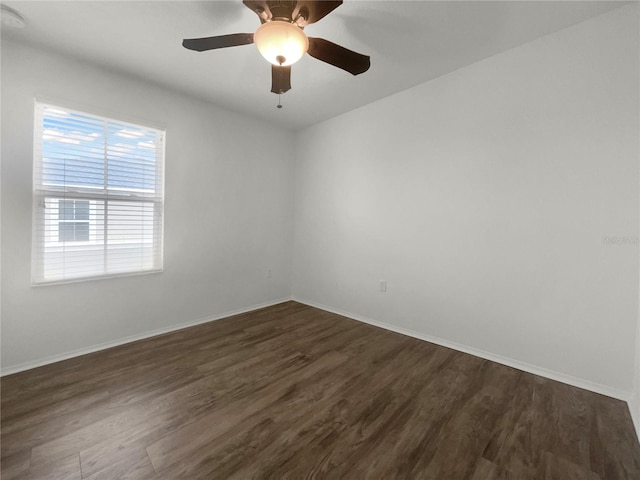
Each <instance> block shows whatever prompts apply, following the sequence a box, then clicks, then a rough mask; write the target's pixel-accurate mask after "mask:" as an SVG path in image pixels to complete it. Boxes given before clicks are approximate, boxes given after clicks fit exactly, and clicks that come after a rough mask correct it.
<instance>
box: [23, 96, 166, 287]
mask: <svg viewBox="0 0 640 480" xmlns="http://www.w3.org/2000/svg"><path fill="white" fill-rule="evenodd" d="M67 105H69V103H63V102H56V101H50V100H47V99H41V98H35V99H34V109H33V112H34V136H33V143H32V145H33V161H32V167H33V181H32V242H31V247H32V254H31V285H32V286H34V287H40V286H47V285H59V284H66V283H78V282H87V281H92V280H100V279H109V278H118V277H129V276H138V275H149V274H155V273H161V272H163V271H164V211H165V150H166V129H165V128H164V127H161V126H158V125H157V124H154V123H153V122H149V121H146V120H142V121H140V120H133V121H132V120H131V119H130V118H127V117H126V116H125V115H119V114H111V113H109V114H104V113H97V112H96V109H95V108H84V107H78V106H67ZM47 107H48V108H50V109H54V110H61V111H64V112H68V113H71V114H77V115H82V116H85V117H90V118H91V119H92V120H97V121H103V122H105V125H108V124H109V123H113V124H117V125H124V126H128V127H134V128H139V129H143V130H149V131H155V132H156V135H158V138H159V140H160V141H159V142H158V144H157V145H156V150H155V162H154V166H155V171H154V172H155V175H159V179H157V180H156V186H155V189H154V196H152V197H150V196H148V195H136V194H135V192H133V190H134V189H131V188H129V189H127V188H126V187H122V188H118V189H113V190H112V189H110V188H108V187H107V188H103V189H100V190H102V193H98V191H96V190H95V189H93V188H91V187H82V186H69V185H51V184H50V185H45V181H44V180H43V178H42V174H41V173H40V172H39V171H41V170H42V168H43V164H44V148H43V144H44V139H43V136H44V132H45V127H44V114H43V113H42V112H43V111H44V109H45V108H47ZM107 130H108V128H107V127H105V131H107ZM38 134H40V137H39V138H38ZM106 142H107V140H106V138H105V144H106ZM38 146H39V147H40V148H38ZM105 155H106V154H105ZM104 162H107V159H106V156H105V159H104ZM107 168H108V167H107ZM157 190H159V191H160V193H159V194H157ZM48 199H55V200H56V201H63V200H71V201H78V200H81V201H89V202H90V211H91V208H92V207H91V205H93V204H96V203H99V202H102V203H103V209H104V210H105V211H108V206H107V205H108V203H109V202H111V203H113V202H120V203H121V204H122V202H125V203H131V204H135V203H136V202H137V203H152V204H153V224H154V227H152V231H153V235H152V241H151V243H152V249H153V250H152V251H153V253H154V255H153V258H154V260H153V268H149V269H141V270H128V271H116V272H113V271H112V272H109V271H105V270H106V269H107V268H108V267H106V266H104V267H103V269H102V270H103V272H102V273H97V272H95V273H89V274H86V275H82V276H72V277H66V278H53V279H47V278H46V272H45V265H44V264H45V240H44V236H45V234H44V227H45V226H46V222H47V218H46V212H44V210H43V211H42V212H43V213H38V209H43V208H45V204H46V201H48ZM58 206H59V204H58ZM56 210H57V208H56ZM103 215H105V218H104V219H102V220H101V221H102V222H103V223H105V222H107V221H108V220H107V218H106V214H103ZM95 216H96V215H95V214H93V213H91V214H90V220H89V224H90V233H89V241H82V240H80V241H69V242H58V243H60V245H61V246H63V247H64V244H65V243H68V244H70V245H73V246H78V245H79V246H100V248H101V249H102V250H103V251H104V252H105V253H104V254H105V256H106V255H107V250H108V246H109V245H111V246H113V245H114V243H111V242H109V241H108V237H107V234H106V233H104V232H103V233H102V237H104V238H103V240H96V238H95V237H96V235H95V234H92V230H91V228H92V226H93V225H94V224H95V223H96V220H95V218H94V217H95ZM49 221H50V220H49ZM74 221H75V220H74ZM58 222H62V220H61V219H60V218H59V219H58V220H57V221H56V223H58ZM82 222H85V220H82ZM156 222H159V228H157V227H156V226H155V225H158V224H157V223H156ZM103 228H104V225H103ZM105 231H106V230H105ZM52 243H55V242H52ZM126 243H127V242H123V243H122V245H126ZM82 244H84V245H82Z"/></svg>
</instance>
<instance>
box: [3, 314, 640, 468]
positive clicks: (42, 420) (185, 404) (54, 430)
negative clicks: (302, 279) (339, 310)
mask: <svg viewBox="0 0 640 480" xmlns="http://www.w3.org/2000/svg"><path fill="white" fill-rule="evenodd" d="M0 386H1V388H2V399H1V405H0V406H1V411H0V416H1V422H2V429H1V437H0V438H1V447H2V448H1V455H0V459H1V469H0V474H1V476H2V478H3V480H4V479H5V478H6V479H8V480H12V479H21V480H36V479H38V480H40V479H42V480H45V479H46V480H55V479H63V480H72V479H73V480H75V479H79V478H85V479H86V478H89V479H92V480H97V479H104V480H112V479H119V478H122V479H128V480H179V479H188V480H198V479H206V480H215V479H224V480H230V479H236V480H239V479H241V480H246V479H253V478H256V479H257V478H273V479H276V478H277V479H285V478H291V479H300V478H326V479H331V480H334V479H360V478H363V479H365V478H366V479H369V478H371V479H377V478H383V479H430V480H449V479H451V480H459V479H470V480H514V479H516V480H550V479H559V480H573V479H584V480H618V479H636V480H637V479H640V445H639V444H638V441H637V438H636V436H635V432H634V429H633V425H632V422H631V418H630V415H629V412H628V409H627V407H626V404H625V403H624V402H621V401H618V400H614V399H611V398H608V397H604V396H602V395H597V394H595V393H591V392H587V391H585V390H581V389H578V388H575V387H571V386H568V385H564V384H561V383H558V382H554V381H552V380H548V379H545V378H541V377H537V376H535V375H531V374H528V373H524V372H522V371H519V370H515V369H512V368H509V367H505V366H503V365H499V364H496V363H493V362H489V361H487V360H483V359H480V358H477V357H473V356H471V355H467V354H464V353H460V352H457V351H454V350H451V349H448V348H444V347H440V346H436V345H433V344H429V343H427V342H423V341H420V340H417V339H414V338H409V337H405V336H403V335H399V334H397V333H393V332H388V331H385V330H382V329H379V328H376V327H373V326H371V325H365V324H362V323H359V322H356V321H353V320H349V319H346V318H344V317H341V316H339V315H335V314H332V313H329V312H326V311H322V310H319V309H316V308H312V307H308V306H305V305H302V304H299V303H296V302H284V303H282V304H279V305H275V306H272V307H268V308H264V309H261V310H258V311H254V312H248V313H244V314H240V315H235V316H233V317H229V318H226V319H222V320H219V321H215V322H210V323H206V324H202V325H198V326H195V327H191V328H187V329H183V330H178V331H176V332H172V333H169V334H164V335H160V336H158V337H154V338H150V339H145V340H141V341H139V342H135V343H132V344H129V345H123V346H119V347H116V348H113V349H109V350H105V351H102V352H96V353H93V354H90V355H86V356H84V357H79V358H74V359H70V360H66V361H63V362H59V363H56V364H52V365H47V366H45V367H41V368H38V369H34V370H31V371H28V372H22V373H19V374H15V375H10V376H7V377H3V378H2V379H0Z"/></svg>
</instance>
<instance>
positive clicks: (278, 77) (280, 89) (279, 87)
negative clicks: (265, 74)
mask: <svg viewBox="0 0 640 480" xmlns="http://www.w3.org/2000/svg"><path fill="white" fill-rule="evenodd" d="M288 90H291V65H289V66H288V67H278V66H276V65H271V92H272V93H278V94H280V93H284V92H286V91H288Z"/></svg>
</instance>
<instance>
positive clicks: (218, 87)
mask: <svg viewBox="0 0 640 480" xmlns="http://www.w3.org/2000/svg"><path fill="white" fill-rule="evenodd" d="M3 3H4V4H5V5H7V6H9V7H11V8H13V9H15V10H17V11H19V12H20V13H21V14H22V15H23V16H24V18H25V20H26V27H25V28H24V29H20V30H18V29H11V28H3V30H2V37H3V39H4V38H10V39H13V40H16V41H21V42H24V43H28V44H30V45H35V46H39V47H42V48H46V49H50V50H54V51H58V52H61V53H63V54H66V55H70V56H73V57H75V58H79V59H82V60H85V61H88V62H93V63H96V64H99V65H102V66H105V67H107V68H109V69H112V70H114V71H119V72H124V73H126V74H128V75H134V76H136V77H139V78H142V79H145V80H148V81H152V82H155V83H157V84H161V85H164V86H168V87H170V88H173V89H176V90H180V91H183V92H187V93H189V94H191V95H194V96H197V97H199V98H203V99H206V100H209V101H211V102H213V103H215V104H218V105H221V106H223V107H226V108H228V109H231V110H235V111H238V112H243V113H246V114H248V115H251V116H254V117H258V118H262V119H265V120H268V121H270V122H273V123H275V124H279V125H282V126H285V127H288V128H292V129H299V128H304V127H306V126H309V125H312V124H314V123H317V122H320V121H323V120H326V119H328V118H331V117H333V116H336V115H339V114H341V113H344V112H347V111H349V110H352V109H354V108H357V107H359V106H361V105H364V104H367V103H370V102H372V101H375V100H377V99H380V98H383V97H386V96H388V95H391V94H393V93H396V92H399V91H401V90H405V89H407V88H409V87H411V86H414V85H417V84H419V83H422V82H425V81H428V80H430V79H433V78H435V77H438V76H441V75H443V74H446V73H448V72H451V71H453V70H456V69H458V68H460V67H463V66H465V65H468V64H471V63H473V62H476V61H478V60H481V59H483V58H487V57H489V56H491V55H494V54H496V53H498V52H501V51H504V50H507V49H509V48H513V47H515V46H517V45H521V44H523V43H526V42H528V41H530V40H533V39H535V38H539V37H541V36H543V35H547V34H549V33H552V32H554V31H557V30H560V29H562V28H565V27H567V26H570V25H573V24H576V23H579V22H581V21H584V20H586V19H588V18H590V17H593V16H596V15H599V14H602V13H604V12H606V11H608V10H611V9H614V8H617V7H620V6H622V5H623V4H625V3H628V2H615V1H584V2H583V1H513V0H510V1H504V2H490V1H468V2H467V1H370V0H369V1H367V0H351V1H350V0H346V1H345V3H344V4H343V5H342V6H340V7H339V8H338V9H336V10H334V11H333V12H332V13H331V14H329V15H328V16H327V17H325V18H324V19H322V20H321V21H320V22H318V23H316V24H313V25H309V26H308V27H307V28H306V29H305V31H306V32H307V34H308V35H310V36H314V37H322V38H325V39H327V40H330V41H332V42H335V43H338V44H340V45H343V46H345V47H347V48H349V49H351V50H355V51H357V52H360V53H364V54H367V55H370V56H371V68H370V70H369V71H367V72H365V73H364V74H362V75H359V76H356V77H354V76H352V75H351V74H349V73H346V72H344V71H342V70H339V69H337V68H335V67H332V66H330V65H328V64H326V63H323V62H320V61H318V60H315V59H314V58H312V57H309V56H308V55H307V56H305V57H303V58H302V60H300V61H299V62H298V63H297V64H295V65H294V66H293V67H292V76H291V84H292V90H291V91H289V92H288V93H286V94H285V95H283V96H282V103H283V104H284V108H282V109H277V108H276V104H277V101H278V97H277V96H276V95H274V94H272V93H270V88H271V69H270V65H269V64H268V63H267V62H266V61H265V60H264V59H262V57H261V56H260V54H259V53H258V51H257V49H256V48H255V46H254V45H245V46H241V47H233V48H227V49H224V50H216V51H209V52H202V53H198V52H193V51H190V50H186V49H185V48H183V47H182V46H181V42H182V39H183V38H196V37H203V36H212V35H222V34H227V33H236V32H246V33H248V32H253V31H255V29H256V28H257V27H258V26H259V25H260V23H259V20H258V17H257V16H256V15H255V14H254V13H253V12H252V11H250V10H249V9H248V8H246V7H245V6H244V5H243V4H242V2H241V0H233V1H232V0H226V1H207V2H192V1H18V0H8V1H5V2H3Z"/></svg>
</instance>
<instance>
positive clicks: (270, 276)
mask: <svg viewBox="0 0 640 480" xmlns="http://www.w3.org/2000/svg"><path fill="white" fill-rule="evenodd" d="M272 277H273V270H271V269H269V270H267V278H272Z"/></svg>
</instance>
